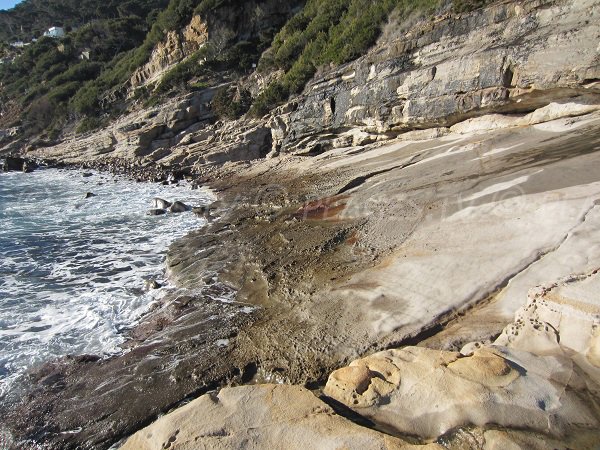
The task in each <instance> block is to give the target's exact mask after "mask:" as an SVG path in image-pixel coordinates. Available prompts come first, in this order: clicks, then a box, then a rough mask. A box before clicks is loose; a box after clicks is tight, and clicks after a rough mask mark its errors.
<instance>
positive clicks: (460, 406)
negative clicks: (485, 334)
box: [324, 271, 600, 439]
mask: <svg viewBox="0 0 600 450" xmlns="http://www.w3.org/2000/svg"><path fill="white" fill-rule="evenodd" d="M598 283H600V276H598V275H597V272H596V271H594V272H593V273H592V274H591V275H589V276H583V277H575V278H573V279H571V280H569V281H567V282H566V283H557V284H554V285H552V286H550V287H548V288H539V289H536V290H535V291H534V292H532V294H531V295H530V297H529V300H528V302H527V305H526V306H525V307H524V308H523V309H522V310H521V311H519V313H518V314H517V315H516V319H515V322H514V323H513V324H511V325H509V326H508V327H507V328H506V329H505V330H504V332H503V333H502V335H501V336H500V337H499V338H498V339H497V340H496V342H495V343H494V344H493V345H483V344H481V343H471V344H468V345H467V346H465V348H463V350H462V351H461V353H458V352H448V351H440V350H431V349H427V348H420V347H407V348H404V349H401V350H388V351H384V352H380V353H376V354H374V355H372V356H369V357H366V358H364V359H360V360H357V361H354V362H352V363H351V364H350V365H349V366H348V367H345V368H342V369H339V370H337V371H335V372H333V373H332V374H331V375H330V377H329V380H328V382H327V386H326V388H325V391H324V392H325V394H327V395H329V396H331V397H332V398H334V399H336V400H338V401H340V402H342V403H344V404H345V405H347V406H349V407H351V408H352V409H354V410H355V411H357V412H358V413H360V414H362V415H364V416H365V417H367V418H369V419H370V420H372V421H374V422H375V423H377V424H379V425H380V426H382V427H385V428H386V429H388V430H392V431H393V432H396V433H414V434H417V435H418V436H420V437H421V438H424V439H435V438H437V437H439V436H441V435H443V434H444V433H446V432H448V431H449V430H451V429H454V428H457V427H465V426H472V425H475V426H478V427H491V426H500V427H504V428H515V429H523V428H525V429H528V430H532V431H536V432H540V433H544V434H547V435H551V436H554V437H555V438H564V437H565V436H569V435H571V436H572V435H573V434H576V433H580V432H581V430H588V433H589V432H593V431H594V430H597V429H598V424H599V421H600V408H598V395H599V394H600V384H599V382H600V377H599V375H600V360H599V359H598V335H599V334H598V328H599V326H600V301H599V299H598V297H597V292H598V291H597V289H598ZM592 434H593V433H592Z"/></svg>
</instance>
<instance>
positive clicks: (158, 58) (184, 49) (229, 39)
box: [130, 0, 302, 88]
mask: <svg viewBox="0 0 600 450" xmlns="http://www.w3.org/2000/svg"><path fill="white" fill-rule="evenodd" d="M301 3H302V2H301V1H299V0H294V1H291V2H280V1H276V0H252V1H248V2H243V3H238V2H234V3H233V4H231V3H229V4H227V3H225V4H221V5H220V8H218V9H214V8H213V9H211V10H210V11H209V12H207V13H206V14H205V16H204V17H201V16H198V15H195V16H193V17H192V20H191V22H190V23H189V24H188V25H187V26H186V27H185V28H184V29H183V30H181V31H169V32H168V33H167V35H166V37H165V39H164V40H163V41H162V42H160V43H158V44H157V45H156V47H155V48H154V50H153V51H152V55H151V57H150V60H149V61H148V62H147V63H146V64H145V65H144V66H142V67H140V68H139V69H138V70H136V71H135V72H134V74H133V76H132V77H131V80H130V84H131V86H132V87H133V88H137V87H139V86H143V85H147V84H151V83H154V82H156V81H160V78H161V77H162V75H163V74H164V73H165V72H166V71H167V70H169V69H170V68H172V67H173V66H174V65H176V64H177V63H179V62H181V61H183V60H184V59H185V58H186V57H188V56H190V55H192V54H193V53H194V52H196V51H198V50H199V49H200V48H202V47H203V46H205V45H207V44H208V45H210V51H211V52H220V51H222V50H223V49H225V48H226V47H227V46H230V45H234V44H235V43H236V42H240V41H258V40H259V39H260V38H261V35H262V34H264V33H267V34H268V33H271V32H272V30H273V29H279V28H280V27H281V26H283V24H285V22H286V21H287V19H288V18H289V17H290V16H291V15H292V14H293V13H294V12H295V11H296V8H297V7H298V6H299V5H301ZM234 9H235V11H234ZM199 63H200V64H202V63H203V61H200V62H199Z"/></svg>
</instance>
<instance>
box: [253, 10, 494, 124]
mask: <svg viewBox="0 0 600 450" xmlns="http://www.w3.org/2000/svg"><path fill="white" fill-rule="evenodd" d="M441 1H442V0H421V1H419V0H376V1H370V0H308V2H307V3H306V5H305V7H304V9H303V10H302V11H301V12H299V13H298V14H297V15H296V16H295V17H293V18H292V19H291V20H290V21H289V22H288V23H287V24H286V25H285V26H284V27H283V28H282V29H281V31H280V32H279V33H278V34H277V36H275V38H274V40H273V45H272V46H271V48H270V49H269V50H268V51H267V52H265V54H263V56H262V58H261V60H260V62H259V69H260V70H271V69H273V68H279V69H283V70H285V75H284V76H283V78H282V79H280V80H278V81H276V82H274V84H273V85H272V86H269V87H268V88H267V89H266V90H265V91H264V92H262V93H261V94H260V95H259V96H258V97H257V98H256V99H255V101H254V103H253V105H252V108H251V110H250V112H251V114H252V115H254V116H261V115H263V114H265V113H266V112H267V111H269V110H270V109H272V108H274V107H276V106H277V105H279V104H281V103H283V102H284V101H286V99H287V98H288V97H289V95H291V94H294V93H298V92H300V91H301V90H302V89H303V88H304V86H305V84H306V82H308V81H309V80H310V79H311V78H312V77H313V76H314V74H315V72H316V70H317V67H319V66H322V65H327V64H330V63H334V64H343V63H346V62H348V61H351V60H353V59H355V58H357V57H359V56H360V55H363V54H364V53H365V52H366V51H367V50H368V49H369V47H371V46H372V45H373V44H374V43H375V41H376V39H377V38H378V36H379V35H380V33H381V27H382V25H383V24H384V23H385V21H386V20H387V18H388V17H389V15H390V13H391V12H392V11H393V10H394V9H396V10H397V11H398V15H399V17H400V18H402V17H408V16H409V15H410V14H411V13H413V12H414V11H423V12H424V13H431V12H432V11H433V10H435V8H437V7H438V6H439V5H440V3H441ZM463 1H469V0H463ZM471 1H486V0H471Z"/></svg>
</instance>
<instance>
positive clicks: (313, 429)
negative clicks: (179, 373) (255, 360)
mask: <svg viewBox="0 0 600 450" xmlns="http://www.w3.org/2000/svg"><path fill="white" fill-rule="evenodd" d="M317 447H318V448H320V449H329V448H331V449H337V448H346V449H357V450H358V449H365V448H368V449H378V450H392V449H397V450H401V449H407V450H408V449H411V448H422V449H424V450H429V449H431V450H434V449H440V450H441V449H442V448H443V447H441V446H439V445H428V446H413V445H410V444H408V443H406V442H404V441H402V440H400V439H397V438H394V437H392V436H388V435H385V434H383V433H379V432H377V431H374V430H370V429H368V428H363V427H361V426H358V425H355V424H354V423H352V422H350V421H349V420H346V419H344V418H343V417H341V416H338V415H337V414H335V412H334V411H333V409H332V408H331V407H330V406H328V405H326V404H325V403H323V402H322V401H321V400H319V399H317V398H316V397H315V396H314V395H313V394H312V393H311V392H309V391H307V390H306V389H304V388H301V387H299V386H283V385H256V386H244V387H237V388H229V389H223V390H221V391H220V392H219V393H218V394H207V395H204V396H202V397H200V398H198V399H197V400H194V401H193V402H191V403H189V404H187V405H185V406H183V407H181V408H179V409H177V410H175V411H173V412H172V413H170V414H167V415H166V416H164V417H162V418H161V419H159V420H158V421H156V422H155V423H153V424H152V425H150V426H149V427H147V428H144V429H143V430H140V431H139V432H137V433H136V434H134V435H133V436H132V437H131V438H129V439H128V440H127V441H126V442H125V444H124V445H123V446H122V447H121V449H122V450H162V449H167V448H168V449H170V450H183V449H190V450H191V449H204V448H206V449H209V448H210V449H232V448H245V449H266V448H273V449H276V448H280V449H298V450H304V449H306V448H317Z"/></svg>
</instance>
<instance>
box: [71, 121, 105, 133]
mask: <svg viewBox="0 0 600 450" xmlns="http://www.w3.org/2000/svg"><path fill="white" fill-rule="evenodd" d="M104 125H105V124H104V122H103V121H102V120H101V119H99V118H97V117H84V118H83V120H82V121H81V122H79V125H78V126H77V129H76V130H75V132H76V133H78V134H83V133H89V132H90V131H94V130H97V129H98V128H101V127H102V126H104Z"/></svg>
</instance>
